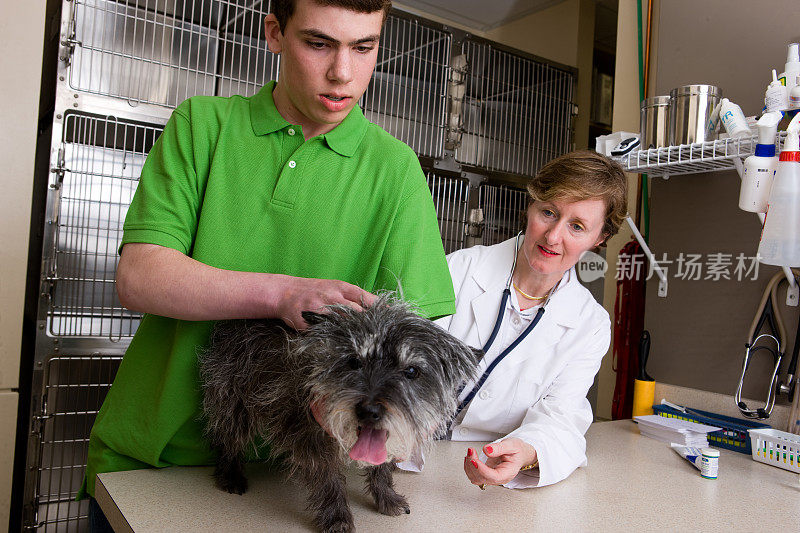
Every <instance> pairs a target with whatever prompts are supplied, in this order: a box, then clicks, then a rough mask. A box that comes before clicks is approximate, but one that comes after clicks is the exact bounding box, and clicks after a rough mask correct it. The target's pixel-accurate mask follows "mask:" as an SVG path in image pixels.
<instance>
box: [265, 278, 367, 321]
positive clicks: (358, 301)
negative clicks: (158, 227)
mask: <svg viewBox="0 0 800 533" xmlns="http://www.w3.org/2000/svg"><path fill="white" fill-rule="evenodd" d="M276 296H277V297H276V301H275V302H274V304H273V305H274V309H275V311H274V314H273V316H274V317H276V318H280V319H281V320H283V321H284V322H285V323H286V324H287V325H288V326H290V327H292V328H294V329H296V330H298V331H300V330H304V329H306V328H307V327H308V324H307V323H306V321H305V320H304V319H303V317H302V315H301V313H302V312H303V311H312V312H314V313H325V312H327V311H326V309H325V308H326V307H327V306H329V305H337V304H338V305H346V306H349V307H352V308H353V309H355V310H356V311H361V310H363V307H369V306H370V305H372V303H373V302H374V301H375V299H376V298H377V296H375V295H374V294H372V293H369V292H367V291H365V290H364V289H362V288H361V287H357V286H356V285H353V284H351V283H347V282H346V281H339V280H332V279H314V278H297V277H293V276H280V287H279V289H278V291H277V295H276Z"/></svg>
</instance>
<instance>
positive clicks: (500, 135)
mask: <svg viewBox="0 0 800 533" xmlns="http://www.w3.org/2000/svg"><path fill="white" fill-rule="evenodd" d="M461 53H462V54H463V55H464V56H465V60H466V65H467V70H466V72H467V74H466V76H465V81H464V83H465V91H464V99H463V104H462V109H463V111H462V114H463V115H462V116H461V117H460V123H461V142H460V146H458V147H457V148H456V150H455V159H456V161H458V162H459V163H464V164H466V165H474V166H477V167H481V168H485V169H488V170H497V171H501V172H510V173H514V174H521V175H524V176H533V175H535V174H536V172H537V171H538V170H539V168H540V167H541V166H542V165H543V164H544V163H546V162H547V161H549V160H550V159H552V158H554V157H556V156H559V155H561V154H563V153H566V152H568V151H569V150H570V148H571V145H572V114H573V111H574V109H575V106H574V104H573V103H572V99H573V91H574V84H575V74H574V72H573V71H572V70H569V69H567V68H561V67H557V66H554V65H552V64H550V63H547V62H544V61H538V60H536V59H533V58H529V57H526V56H524V55H520V54H515V53H511V52H508V51H505V50H503V49H500V48H498V47H497V46H495V45H492V44H489V43H486V42H481V41H476V40H474V39H466V40H465V41H464V42H463V44H462V47H461Z"/></svg>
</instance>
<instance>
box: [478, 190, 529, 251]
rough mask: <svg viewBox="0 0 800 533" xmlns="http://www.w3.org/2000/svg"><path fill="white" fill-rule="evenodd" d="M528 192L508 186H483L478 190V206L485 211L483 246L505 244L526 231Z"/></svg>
mask: <svg viewBox="0 0 800 533" xmlns="http://www.w3.org/2000/svg"><path fill="white" fill-rule="evenodd" d="M527 194H528V193H527V191H525V189H518V188H516V187H510V186H508V185H489V184H483V185H481V186H480V187H479V188H478V205H479V207H480V208H481V209H483V217H484V224H483V244H484V245H485V246H490V245H492V244H497V243H499V242H503V241H504V240H506V239H510V238H511V237H513V236H514V235H516V234H517V233H518V232H519V231H521V230H522V229H524V228H523V227H522V225H523V220H524V218H523V217H524V215H523V213H524V211H525V206H526V205H527V203H528V197H527Z"/></svg>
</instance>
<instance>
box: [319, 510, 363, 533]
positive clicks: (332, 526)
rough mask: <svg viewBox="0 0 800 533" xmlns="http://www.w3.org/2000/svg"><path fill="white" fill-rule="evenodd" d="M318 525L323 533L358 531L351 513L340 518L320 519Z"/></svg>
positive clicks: (351, 532)
mask: <svg viewBox="0 0 800 533" xmlns="http://www.w3.org/2000/svg"><path fill="white" fill-rule="evenodd" d="M318 523H319V526H320V529H321V530H322V531H323V533H353V532H354V531H355V530H356V528H355V526H354V525H353V516H352V515H351V514H350V512H349V511H348V512H347V513H341V514H340V515H339V516H332V517H327V518H320V520H319V522H318Z"/></svg>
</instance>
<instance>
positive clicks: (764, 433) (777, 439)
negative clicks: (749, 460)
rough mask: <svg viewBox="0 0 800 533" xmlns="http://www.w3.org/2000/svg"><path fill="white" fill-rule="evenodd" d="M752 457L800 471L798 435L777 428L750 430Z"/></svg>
mask: <svg viewBox="0 0 800 533" xmlns="http://www.w3.org/2000/svg"><path fill="white" fill-rule="evenodd" d="M750 443H751V447H752V449H753V452H752V453H753V459H754V460H756V461H758V462H759V463H766V464H768V465H772V466H777V467H778V468H783V469H784V470H789V471H791V472H800V436H798V435H793V434H791V433H787V432H785V431H780V430H777V429H754V430H751V431H750Z"/></svg>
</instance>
